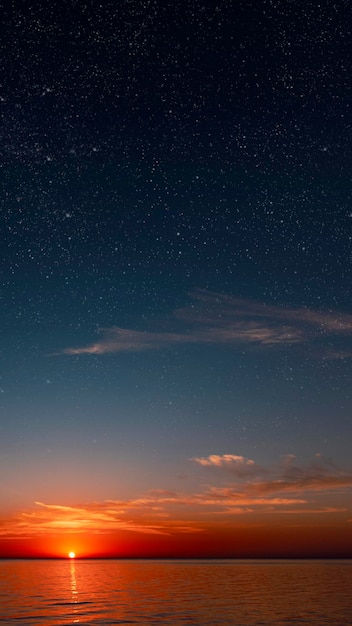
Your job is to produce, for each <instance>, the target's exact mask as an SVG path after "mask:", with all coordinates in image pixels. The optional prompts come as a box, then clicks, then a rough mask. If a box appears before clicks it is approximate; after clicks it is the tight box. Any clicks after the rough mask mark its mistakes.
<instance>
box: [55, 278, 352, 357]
mask: <svg viewBox="0 0 352 626" xmlns="http://www.w3.org/2000/svg"><path fill="white" fill-rule="evenodd" d="M191 296H192V298H193V302H192V304H190V305H189V306H187V307H184V308H181V309H178V310H176V311H175V312H174V315H173V320H171V322H173V325H174V330H173V331H170V332H164V331H163V332H160V330H146V331H140V330H133V329H126V328H119V327H117V326H113V327H111V328H105V329H100V331H99V334H100V339H99V340H98V341H95V342H93V343H91V344H89V345H87V346H78V347H69V348H65V349H64V350H63V351H61V352H60V353H56V354H67V355H78V354H109V353H117V352H141V351H146V350H160V349H165V348H167V347H171V346H175V345H180V344H184V345H187V344H204V345H238V344H251V345H253V346H258V347H259V346H265V347H275V346H276V347H277V346H290V345H295V344H302V343H304V342H307V341H317V342H319V341H321V340H322V339H324V338H326V337H330V338H331V337H336V338H338V337H341V336H344V337H346V336H348V335H352V315H347V314H342V313H338V312H334V311H332V310H329V311H316V310H313V309H308V308H306V307H301V308H285V307H280V306H271V305H266V304H263V303H259V302H254V301H251V300H246V299H239V298H233V297H231V296H226V295H224V294H217V293H213V292H209V291H205V290H197V291H195V292H194V293H192V294H191ZM169 323H170V320H169ZM180 325H181V328H180ZM176 326H178V329H177V332H175V327H176ZM330 351H331V354H332V357H331V358H340V357H337V355H339V354H340V352H339V350H331V348H330ZM343 355H344V358H346V357H347V356H350V355H351V350H349V349H346V350H344V352H343Z"/></svg>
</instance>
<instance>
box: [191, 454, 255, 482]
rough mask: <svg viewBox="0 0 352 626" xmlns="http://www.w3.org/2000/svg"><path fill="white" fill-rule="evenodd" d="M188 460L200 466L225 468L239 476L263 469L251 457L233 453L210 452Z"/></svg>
mask: <svg viewBox="0 0 352 626" xmlns="http://www.w3.org/2000/svg"><path fill="white" fill-rule="evenodd" d="M190 460H191V461H194V462H195V463H197V464H198V465H201V466H202V467H214V468H225V469H227V470H229V471H231V473H232V474H235V475H236V476H238V477H241V478H242V477H245V476H252V475H253V474H257V473H259V472H262V471H263V469H262V468H261V467H259V466H258V465H257V464H256V463H255V461H252V459H246V458H245V457H243V456H237V455H235V454H222V455H220V454H210V455H209V456H208V457H193V458H192V459H190Z"/></svg>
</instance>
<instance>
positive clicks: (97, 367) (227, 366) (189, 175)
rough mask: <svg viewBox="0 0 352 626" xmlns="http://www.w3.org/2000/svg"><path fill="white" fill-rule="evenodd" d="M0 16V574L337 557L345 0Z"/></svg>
mask: <svg viewBox="0 0 352 626" xmlns="http://www.w3.org/2000/svg"><path fill="white" fill-rule="evenodd" d="M2 4H3V6H2V25H1V37H0V39H1V55H0V76H1V79H0V107H1V128H0V137H1V140H0V166H1V167H0V178H1V210H0V229H1V231H0V232H1V248H0V250H1V257H2V259H1V292H0V296H1V308H0V315H1V327H2V331H3V332H2V350H1V355H0V375H1V376H0V391H1V396H0V556H1V555H3V556H43V555H44V556H62V555H65V554H66V553H67V552H68V551H69V550H75V551H76V553H77V554H78V555H81V556H91V555H93V556H96V555H99V556H130V555H132V556H140V555H142V556H144V555H147V556H160V555H161V556H165V555H166V556H169V555H171V556H208V555H213V556H214V555H215V556H272V555H274V556H301V555H313V556H324V555H327V556H352V535H351V531H352V497H351V496H352V489H351V488H352V460H351V442H352V420H351V413H352V397H351V393H352V392H351V389H352V386H351V357H352V309H351V295H352V289H351V286H352V267H351V250H352V246H351V242H352V206H351V111H350V102H351V71H352V68H351V55H350V41H351V37H350V24H351V6H350V2H349V0H322V1H321V2H320V3H317V2H313V1H312V0H295V1H292V0H238V1H237V0H236V1H235V0H233V1H230V0H219V1H212V2H210V0H192V1H191V0H187V1H184V2H179V1H178V2H176V1H175V2H174V1H171V0H165V2H161V1H160V2H159V1H158V0H119V1H117V0H115V1H113V0H103V1H102V2H101V3H100V2H96V1H93V0H86V1H85V2H79V1H78V0H70V1H67V2H63V3H59V2H58V3H54V2H53V1H52V0H49V1H48V2H45V3H44V2H42V3H33V4H32V3H31V2H26V3H23V4H22V3H21V2H15V1H13V2H7V3H5V5H4V3H2Z"/></svg>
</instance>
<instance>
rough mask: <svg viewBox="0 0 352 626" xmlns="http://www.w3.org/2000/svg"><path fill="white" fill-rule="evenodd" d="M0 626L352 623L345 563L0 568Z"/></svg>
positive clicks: (351, 572)
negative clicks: (15, 625) (6, 625)
mask: <svg viewBox="0 0 352 626" xmlns="http://www.w3.org/2000/svg"><path fill="white" fill-rule="evenodd" d="M0 624H1V625H5V624H8V625H11V626H12V625H14V624H18V625H22V626H27V624H28V625H30V624H33V625H35V626H39V625H41V624H43V625H45V626H50V625H54V624H55V625H56V626H59V625H65V626H66V625H68V624H87V625H88V624H91V625H92V626H93V625H94V626H95V625H98V624H101V625H102V624H106V625H108V624H139V625H144V624H145V625H147V624H156V625H161V624H168V625H169V624H170V625H173V626H176V625H177V626H181V625H182V626H185V625H188V624H199V625H202V626H210V625H214V624H228V625H230V624H231V626H234V625H236V626H244V625H246V626H264V625H267V626H269V625H270V626H273V625H275V624H280V625H283V626H289V625H294V624H317V625H318V624H319V626H323V625H324V624H328V625H330V624H340V625H341V626H346V625H349V624H352V561H349V560H339V561H334V560H327V561H325V560H314V561H311V560H304V561H296V560H292V561H284V560H277V561H276V560H260V561H256V560H83V559H82V560H79V559H72V560H69V559H67V560H60V559H59V560H0Z"/></svg>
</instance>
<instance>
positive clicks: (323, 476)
mask: <svg viewBox="0 0 352 626" xmlns="http://www.w3.org/2000/svg"><path fill="white" fill-rule="evenodd" d="M192 461H193V463H195V464H197V465H198V466H199V467H200V468H201V470H202V472H204V475H205V474H207V473H208V472H209V469H213V470H214V471H216V472H218V473H219V474H220V476H223V478H224V479H226V478H228V479H230V482H228V480H227V482H226V483H224V484H222V485H208V486H205V487H203V488H201V489H199V490H198V491H194V492H190V493H187V492H177V491H170V490H160V489H155V490H150V491H148V492H147V493H146V494H144V495H142V496H141V497H139V498H134V499H130V500H128V499H127V500H106V501H104V502H100V503H99V502H92V503H84V504H77V505H75V506H66V505H63V504H57V503H43V502H37V503H36V504H35V506H34V507H33V508H32V509H31V510H26V511H22V512H21V513H19V514H18V515H15V516H13V517H12V518H8V519H5V520H3V521H2V522H1V524H0V536H1V537H3V538H11V537H12V538H13V537H35V536H45V535H48V534H55V535H60V534H65V533H68V532H70V533H87V532H89V533H91V534H104V533H110V534H112V533H117V532H118V533H119V532H120V531H133V532H135V533H142V534H148V535H177V534H183V533H194V532H199V531H201V530H203V529H204V528H205V525H206V524H207V523H209V522H211V520H219V519H221V520H222V522H226V523H233V520H234V518H235V517H238V516H239V515H242V516H244V518H245V519H246V520H247V523H249V522H250V521H251V520H252V521H255V520H258V519H259V517H260V519H262V520H263V515H268V514H270V515H276V514H279V515H282V514H285V515H286V516H287V515H289V514H291V515H295V516H297V515H301V516H307V515H311V514H314V515H315V516H318V515H323V516H325V515H327V514H333V513H336V514H344V515H345V517H346V520H345V521H346V522H347V520H348V519H349V518H350V516H351V504H350V503H351V501H352V499H351V493H352V474H350V473H347V472H344V471H343V470H342V469H340V468H339V467H338V466H337V465H336V464H334V463H332V462H331V461H327V460H325V459H324V458H323V457H322V456H320V455H317V456H316V458H315V459H314V461H313V462H312V463H310V464H309V465H307V466H302V465H298V464H297V463H296V461H295V457H294V456H293V455H289V456H286V457H284V458H283V459H282V460H281V462H280V463H278V464H276V465H272V466H270V467H267V468H262V467H261V466H260V465H258V464H256V463H255V461H253V460H251V459H246V458H245V457H243V456H240V455H236V454H224V455H209V456H208V457H200V458H197V457H194V458H193V459H192ZM209 475H211V474H209ZM332 498H335V499H332ZM336 498H337V501H336ZM258 516H259V517H258Z"/></svg>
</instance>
